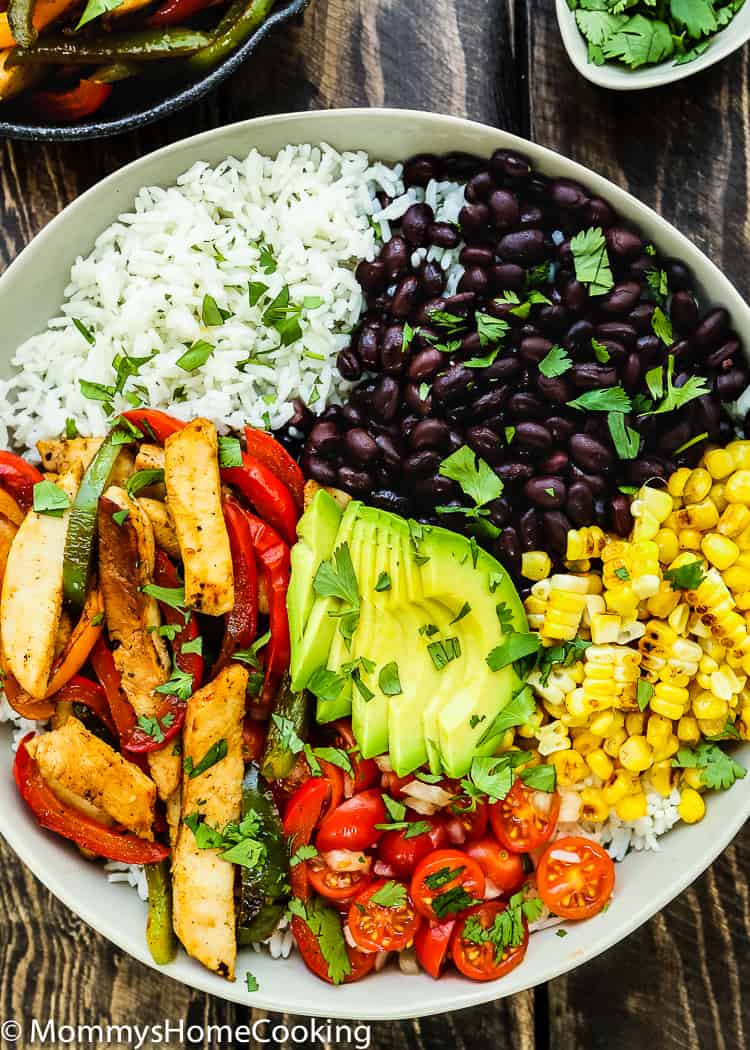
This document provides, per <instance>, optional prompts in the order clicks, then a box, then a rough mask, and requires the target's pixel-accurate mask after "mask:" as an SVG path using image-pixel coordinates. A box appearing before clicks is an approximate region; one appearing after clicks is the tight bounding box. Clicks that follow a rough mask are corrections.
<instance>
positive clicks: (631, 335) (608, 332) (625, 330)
mask: <svg viewBox="0 0 750 1050" xmlns="http://www.w3.org/2000/svg"><path fill="white" fill-rule="evenodd" d="M636 337H637V333H636V330H635V328H634V327H633V325H632V324H628V323H627V321H605V322H604V323H603V324H600V325H597V326H596V338H597V339H598V340H599V342H604V341H605V340H606V341H608V340H615V341H616V342H618V343H620V345H621V346H624V347H625V349H626V350H632V349H633V348H634V347H635V340H636Z"/></svg>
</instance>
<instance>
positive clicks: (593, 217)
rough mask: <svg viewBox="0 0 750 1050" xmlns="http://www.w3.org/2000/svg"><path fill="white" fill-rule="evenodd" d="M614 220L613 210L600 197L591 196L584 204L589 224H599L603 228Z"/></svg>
mask: <svg viewBox="0 0 750 1050" xmlns="http://www.w3.org/2000/svg"><path fill="white" fill-rule="evenodd" d="M614 221H615V216H614V212H613V211H612V209H611V208H610V206H609V205H608V204H607V202H606V201H603V200H602V199H601V197H592V198H591V200H590V201H589V203H588V205H587V206H586V222H587V224H588V225H589V226H601V228H602V229H603V230H605V229H606V228H607V227H608V226H611V225H612V223H613V222H614Z"/></svg>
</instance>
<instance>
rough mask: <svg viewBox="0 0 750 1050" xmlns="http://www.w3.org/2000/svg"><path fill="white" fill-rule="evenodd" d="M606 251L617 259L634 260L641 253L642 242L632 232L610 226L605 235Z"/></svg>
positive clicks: (623, 227)
mask: <svg viewBox="0 0 750 1050" xmlns="http://www.w3.org/2000/svg"><path fill="white" fill-rule="evenodd" d="M605 236H606V238H607V249H608V250H609V251H610V252H611V253H612V255H615V256H617V258H619V259H634V258H635V256H636V255H640V254H641V252H642V251H643V241H642V240H641V238H640V237H639V235H638V234H637V233H636V232H635V231H634V230H629V229H627V228H626V227H625V226H610V227H609V229H608V230H607V232H606V234H605Z"/></svg>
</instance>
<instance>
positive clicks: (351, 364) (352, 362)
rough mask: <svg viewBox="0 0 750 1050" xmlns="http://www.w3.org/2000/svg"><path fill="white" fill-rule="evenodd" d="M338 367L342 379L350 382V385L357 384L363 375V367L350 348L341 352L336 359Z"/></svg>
mask: <svg viewBox="0 0 750 1050" xmlns="http://www.w3.org/2000/svg"><path fill="white" fill-rule="evenodd" d="M336 367H337V368H338V370H339V372H340V373H341V376H342V378H343V379H347V380H349V382H350V383H354V382H356V381H357V380H358V379H359V378H360V376H361V375H362V365H361V364H360V362H359V358H358V357H357V355H356V354H355V352H354V351H353V350H352V348H351V347H350V346H349V347H347V348H346V349H345V350H340V351H339V353H338V356H337V358H336Z"/></svg>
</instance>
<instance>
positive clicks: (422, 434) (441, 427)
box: [409, 419, 450, 451]
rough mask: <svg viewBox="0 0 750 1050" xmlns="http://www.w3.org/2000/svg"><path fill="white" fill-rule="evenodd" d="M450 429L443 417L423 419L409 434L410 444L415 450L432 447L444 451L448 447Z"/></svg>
mask: <svg viewBox="0 0 750 1050" xmlns="http://www.w3.org/2000/svg"><path fill="white" fill-rule="evenodd" d="M449 434H450V430H449V427H448V424H447V423H444V422H443V421H442V419H422V420H420V421H419V423H417V424H416V426H415V427H414V429H413V430H412V432H411V434H410V435H409V444H410V445H411V447H412V448H413V449H414V450H415V451H421V450H422V449H426V448H431V449H437V450H438V451H442V450H443V449H445V448H447V446H448V441H449Z"/></svg>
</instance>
